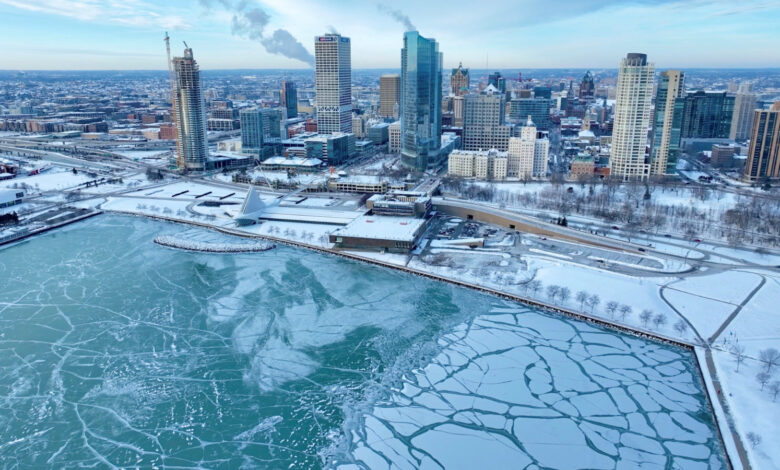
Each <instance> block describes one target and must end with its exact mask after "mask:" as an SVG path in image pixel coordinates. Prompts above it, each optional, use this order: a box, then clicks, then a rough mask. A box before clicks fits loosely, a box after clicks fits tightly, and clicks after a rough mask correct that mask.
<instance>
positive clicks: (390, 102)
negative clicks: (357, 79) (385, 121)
mask: <svg viewBox="0 0 780 470" xmlns="http://www.w3.org/2000/svg"><path fill="white" fill-rule="evenodd" d="M400 109H401V76H400V75H398V74H391V75H382V76H381V77H379V115H380V116H382V117H391V118H398V113H399V111H400Z"/></svg>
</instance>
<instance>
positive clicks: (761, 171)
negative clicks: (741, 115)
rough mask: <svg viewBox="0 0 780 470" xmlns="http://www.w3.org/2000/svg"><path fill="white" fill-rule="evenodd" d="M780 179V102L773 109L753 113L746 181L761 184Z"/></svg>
mask: <svg viewBox="0 0 780 470" xmlns="http://www.w3.org/2000/svg"><path fill="white" fill-rule="evenodd" d="M779 178H780V101H777V102H775V104H773V105H772V108H771V109H768V110H767V109H757V110H755V111H754V113H753V131H752V133H751V135H750V148H749V150H748V159H747V164H746V165H745V179H746V180H749V181H752V182H757V181H758V182H760V181H763V180H765V179H773V180H776V179H779Z"/></svg>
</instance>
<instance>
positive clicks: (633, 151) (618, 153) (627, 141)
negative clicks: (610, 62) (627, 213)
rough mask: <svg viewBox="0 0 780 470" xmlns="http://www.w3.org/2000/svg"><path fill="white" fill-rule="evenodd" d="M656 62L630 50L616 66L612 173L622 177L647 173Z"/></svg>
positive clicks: (632, 176)
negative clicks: (646, 153) (648, 134)
mask: <svg viewBox="0 0 780 470" xmlns="http://www.w3.org/2000/svg"><path fill="white" fill-rule="evenodd" d="M654 73H655V65H654V64H652V63H648V62H647V55H646V54H637V53H629V54H628V55H627V56H626V57H625V58H624V59H623V60H622V61H621V62H620V68H619V69H618V82H617V96H616V102H615V121H614V126H613V129H612V154H611V155H610V166H611V170H610V171H611V174H612V175H614V176H617V177H620V178H623V179H624V180H628V179H637V178H638V179H643V178H646V177H647V176H648V173H649V165H648V164H647V163H646V162H645V152H646V149H647V128H648V127H649V126H650V112H651V109H652V106H651V99H652V95H653V75H654Z"/></svg>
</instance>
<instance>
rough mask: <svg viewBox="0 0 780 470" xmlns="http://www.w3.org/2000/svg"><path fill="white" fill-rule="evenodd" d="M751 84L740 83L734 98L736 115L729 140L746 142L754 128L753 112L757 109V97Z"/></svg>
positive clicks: (732, 121)
mask: <svg viewBox="0 0 780 470" xmlns="http://www.w3.org/2000/svg"><path fill="white" fill-rule="evenodd" d="M752 91H753V90H752V86H751V85H750V83H740V85H739V91H737V96H736V97H735V98H734V115H733V116H732V118H731V129H730V131H729V139H732V140H746V139H748V138H749V137H750V131H751V129H752V127H753V111H755V109H756V95H754V94H753V93H752Z"/></svg>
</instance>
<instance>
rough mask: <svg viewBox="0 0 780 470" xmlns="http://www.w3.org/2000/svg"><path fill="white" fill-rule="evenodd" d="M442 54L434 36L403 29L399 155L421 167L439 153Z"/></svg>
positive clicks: (421, 168)
mask: <svg viewBox="0 0 780 470" xmlns="http://www.w3.org/2000/svg"><path fill="white" fill-rule="evenodd" d="M441 71H442V55H441V53H440V52H439V44H438V43H437V42H436V40H435V39H427V38H424V37H422V36H420V33H418V32H417V31H408V32H406V33H404V48H403V49H402V50H401V158H402V161H403V162H404V163H405V164H407V165H408V166H412V167H414V168H417V169H418V170H425V169H426V168H428V167H429V166H433V165H435V164H437V163H439V162H440V158H441V156H440V155H439V153H440V152H439V150H440V148H441V93H442V91H441Z"/></svg>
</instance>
